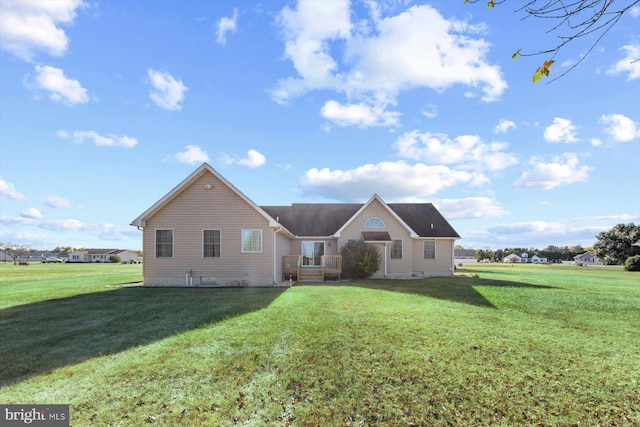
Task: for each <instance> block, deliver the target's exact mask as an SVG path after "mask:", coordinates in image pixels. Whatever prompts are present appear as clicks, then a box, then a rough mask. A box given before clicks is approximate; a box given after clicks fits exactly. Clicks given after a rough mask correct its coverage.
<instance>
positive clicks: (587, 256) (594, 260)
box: [573, 251, 604, 265]
mask: <svg viewBox="0 0 640 427" xmlns="http://www.w3.org/2000/svg"><path fill="white" fill-rule="evenodd" d="M573 261H574V262H575V263H576V265H603V264H604V263H603V262H602V261H601V260H600V259H599V258H598V257H597V256H595V255H594V254H593V252H591V251H589V252H585V253H583V254H580V255H576V256H574V257H573Z"/></svg>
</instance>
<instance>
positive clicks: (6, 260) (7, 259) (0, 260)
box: [0, 251, 13, 262]
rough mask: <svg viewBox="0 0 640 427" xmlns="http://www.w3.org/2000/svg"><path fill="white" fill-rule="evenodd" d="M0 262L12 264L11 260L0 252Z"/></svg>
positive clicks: (9, 256)
mask: <svg viewBox="0 0 640 427" xmlns="http://www.w3.org/2000/svg"><path fill="white" fill-rule="evenodd" d="M0 262H13V258H12V257H11V255H9V254H8V253H6V252H5V251H0Z"/></svg>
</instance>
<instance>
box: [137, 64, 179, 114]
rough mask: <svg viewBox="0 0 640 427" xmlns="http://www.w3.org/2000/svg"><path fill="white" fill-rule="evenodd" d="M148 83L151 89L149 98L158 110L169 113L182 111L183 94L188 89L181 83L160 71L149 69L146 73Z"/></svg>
mask: <svg viewBox="0 0 640 427" xmlns="http://www.w3.org/2000/svg"><path fill="white" fill-rule="evenodd" d="M147 74H148V75H149V81H150V83H151V86H152V87H153V89H152V90H151V92H149V96H150V97H151V99H152V100H153V102H155V103H156V105H157V106H158V107H160V108H164V109H165V110H169V111H179V110H182V101H184V93H185V92H186V91H187V90H188V88H187V87H186V86H185V85H184V84H182V81H180V80H176V79H175V78H174V77H173V76H172V75H171V74H169V73H165V72H162V71H157V70H153V69H149V70H148V71H147Z"/></svg>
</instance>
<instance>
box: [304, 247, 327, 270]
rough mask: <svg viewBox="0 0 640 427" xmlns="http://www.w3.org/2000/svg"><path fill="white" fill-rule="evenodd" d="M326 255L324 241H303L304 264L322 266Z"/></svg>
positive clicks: (306, 265)
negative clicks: (323, 257)
mask: <svg viewBox="0 0 640 427" xmlns="http://www.w3.org/2000/svg"><path fill="white" fill-rule="evenodd" d="M323 255H324V242H302V266H303V267H320V266H321V265H322V256H323Z"/></svg>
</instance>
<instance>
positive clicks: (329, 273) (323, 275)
mask: <svg viewBox="0 0 640 427" xmlns="http://www.w3.org/2000/svg"><path fill="white" fill-rule="evenodd" d="M340 274H342V257H341V256H340V255H323V256H322V265H321V266H314V267H310V266H309V267H308V266H303V265H302V261H301V257H300V255H285V256H283V257H282V276H283V280H285V281H286V280H289V281H296V282H321V281H324V280H325V279H327V278H329V277H331V278H338V279H339V278H340Z"/></svg>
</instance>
